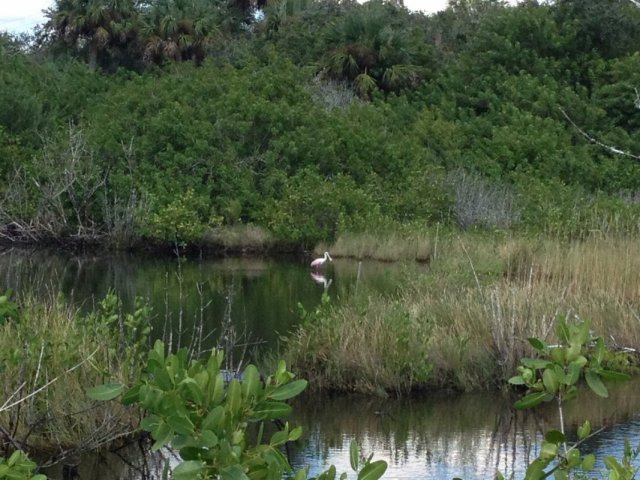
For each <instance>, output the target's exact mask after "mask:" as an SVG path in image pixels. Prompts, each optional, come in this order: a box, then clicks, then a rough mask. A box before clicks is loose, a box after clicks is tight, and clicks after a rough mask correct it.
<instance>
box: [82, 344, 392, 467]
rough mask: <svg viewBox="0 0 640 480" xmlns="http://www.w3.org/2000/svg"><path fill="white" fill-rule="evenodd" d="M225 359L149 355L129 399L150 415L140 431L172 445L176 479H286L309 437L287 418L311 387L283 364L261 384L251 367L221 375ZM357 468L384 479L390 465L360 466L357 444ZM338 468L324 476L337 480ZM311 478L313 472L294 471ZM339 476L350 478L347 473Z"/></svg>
mask: <svg viewBox="0 0 640 480" xmlns="http://www.w3.org/2000/svg"><path fill="white" fill-rule="evenodd" d="M223 357H224V353H223V352H222V351H215V350H214V351H213V352H212V354H211V356H210V357H209V359H208V360H207V361H206V362H205V361H201V360H192V361H191V362H189V355H188V351H187V349H181V350H179V351H178V352H177V353H176V354H170V355H165V346H164V344H163V343H162V342H161V341H157V342H156V343H155V345H154V347H153V349H152V350H151V351H149V353H148V357H147V364H146V368H145V369H144V371H143V373H142V375H141V378H140V380H139V382H138V384H137V385H135V386H134V387H133V388H131V389H130V390H128V391H126V392H125V393H124V395H123V396H122V402H123V403H124V404H129V405H131V404H136V405H139V406H140V407H142V408H144V409H145V410H146V414H147V415H146V417H145V418H144V420H143V421H142V423H141V428H142V429H143V430H145V431H147V432H150V433H151V437H152V438H153V440H154V441H155V442H154V444H153V446H152V450H154V451H155V450H158V449H160V448H163V447H165V446H168V445H170V446H171V447H172V448H173V449H174V450H176V451H178V452H179V454H180V458H181V459H182V462H181V463H180V464H179V465H177V466H176V467H175V468H174V470H173V475H172V478H174V479H176V480H190V479H195V478H198V479H202V478H221V479H273V480H275V479H281V478H283V476H284V475H292V474H293V470H292V468H291V465H290V464H289V461H288V459H287V458H286V457H285V456H284V455H283V453H282V451H281V448H283V447H284V446H285V444H286V443H287V442H290V441H295V440H298V439H299V438H300V436H301V435H302V428H301V427H295V428H292V427H291V426H290V425H289V423H288V422H287V423H283V422H282V421H281V420H280V419H282V418H284V417H286V416H287V415H289V414H290V413H291V406H290V405H289V404H288V403H286V402H287V400H289V399H291V398H294V397H296V396H297V395H299V394H300V393H302V391H303V390H304V389H305V388H306V387H307V381H306V380H295V379H294V375H293V374H292V373H290V372H288V371H287V369H286V365H285V363H284V362H283V361H281V362H280V363H279V364H278V367H277V369H276V372H275V373H274V374H272V375H270V376H269V377H267V378H266V380H264V381H262V380H261V378H260V374H259V372H258V369H257V368H256V367H255V366H254V365H247V367H246V368H245V369H244V371H243V372H242V374H234V373H230V372H228V371H224V370H222V368H221V367H222V365H223V363H222V361H223ZM123 392H124V386H123V385H122V384H108V385H101V386H98V387H94V388H92V389H90V390H89V391H88V395H89V396H90V397H91V398H93V399H96V400H110V399H113V398H115V397H117V396H119V395H120V394H122V393H123ZM351 466H352V468H353V469H354V470H355V471H356V472H358V479H360V480H377V479H378V478H380V477H381V476H382V475H383V474H384V472H385V471H386V469H387V464H386V462H384V461H382V460H379V461H375V462H372V461H371V457H369V458H368V459H365V460H364V462H361V461H360V454H359V450H358V446H357V445H356V444H355V442H354V443H353V444H352V446H351ZM335 477H336V469H335V467H333V466H332V467H331V468H330V469H329V470H327V471H326V472H324V473H322V474H321V475H320V476H318V477H317V479H318V480H333V479H334V478H335ZM294 478H295V479H296V480H305V479H307V471H306V470H304V469H303V470H300V471H298V472H297V473H295V477H294ZM340 478H346V474H343V475H342V476H341V477H340Z"/></svg>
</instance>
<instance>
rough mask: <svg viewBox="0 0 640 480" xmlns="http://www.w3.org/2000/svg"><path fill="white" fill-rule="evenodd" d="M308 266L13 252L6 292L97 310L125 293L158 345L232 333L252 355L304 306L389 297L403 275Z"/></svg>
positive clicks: (0, 286)
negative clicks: (138, 303)
mask: <svg viewBox="0 0 640 480" xmlns="http://www.w3.org/2000/svg"><path fill="white" fill-rule="evenodd" d="M308 262H309V259H308V258H304V257H290V258H280V259H277V260H275V259H265V258H257V257H256V258H222V259H220V258H217V259H195V260H194V259H188V260H185V259H183V261H182V262H178V260H177V259H176V258H167V257H163V258H151V257H140V256H133V255H127V254H118V255H69V254H66V253H60V252H53V251H43V250H18V249H9V250H4V251H0V291H4V289H6V288H12V289H13V290H14V291H16V292H18V294H24V293H26V292H35V293H36V294H38V295H47V294H53V295H54V296H57V295H58V294H59V293H62V294H63V295H64V297H65V298H66V299H67V300H68V301H69V302H72V303H73V304H75V305H77V306H79V308H81V309H85V310H89V309H92V308H94V306H95V303H96V302H97V301H99V300H100V299H101V298H103V297H104V296H105V294H106V293H107V292H108V291H110V290H113V291H115V292H116V293H117V294H118V296H119V297H120V299H121V301H122V303H123V309H124V310H125V311H131V310H132V309H133V306H134V304H135V298H136V297H142V298H144V299H147V300H148V301H149V303H150V304H151V305H152V307H153V312H154V315H153V319H152V323H153V327H154V335H155V336H156V337H157V338H165V340H168V339H169V338H170V339H171V340H172V345H173V346H179V345H185V344H188V343H189V342H190V340H191V339H192V337H193V335H194V329H199V328H200V327H201V330H202V332H203V337H204V339H205V342H204V348H211V347H212V346H215V345H216V344H218V343H219V341H220V337H221V335H223V334H225V332H227V331H228V329H229V327H233V334H234V336H235V337H234V340H235V343H237V344H240V345H249V346H250V347H252V348H250V349H249V351H248V353H249V354H251V351H252V350H256V349H257V348H258V346H260V347H259V348H265V347H266V348H268V347H270V346H273V345H275V344H276V343H277V341H278V339H279V337H280V335H282V334H285V333H287V332H288V331H289V330H290V329H291V328H292V327H293V326H294V325H295V324H296V323H297V322H298V321H299V318H300V315H299V307H298V305H302V306H303V307H304V308H306V309H311V308H314V307H315V306H316V305H317V304H318V303H319V301H320V297H321V295H322V293H323V291H327V292H329V294H330V295H331V297H332V299H333V301H334V302H339V301H340V300H341V299H342V298H345V297H346V296H348V295H349V294H350V292H351V291H352V290H353V289H355V288H357V285H358V284H360V283H367V284H369V285H370V286H371V287H372V288H378V289H382V290H388V289H390V288H393V287H392V286H393V285H394V283H395V282H393V280H392V278H393V276H394V275H397V274H398V272H400V271H401V270H402V268H404V267H399V266H397V265H388V264H386V265H385V264H375V263H370V264H367V265H366V266H364V267H363V266H362V265H360V264H358V262H353V261H334V262H333V263H331V264H330V266H329V268H327V269H325V271H323V272H322V273H318V274H313V275H312V273H313V272H311V271H310V269H309V267H308ZM227 333H228V332H227ZM223 345H224V346H226V347H228V344H224V343H223ZM243 350H244V348H243ZM250 356H251V355H250Z"/></svg>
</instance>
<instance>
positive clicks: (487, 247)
mask: <svg viewBox="0 0 640 480" xmlns="http://www.w3.org/2000/svg"><path fill="white" fill-rule="evenodd" d="M637 248H638V244H637V241H636V240H634V239H626V238H610V239H603V238H591V239H588V240H585V241H582V242H572V243H560V242H557V241H552V240H547V239H527V238H498V239H496V238H489V237H481V236H469V235H467V236H464V237H457V238H456V237H449V238H447V239H446V240H445V241H441V242H440V245H439V247H438V257H437V259H436V260H435V261H432V262H431V264H430V268H429V270H428V272H427V273H425V274H421V275H416V274H415V273H413V274H411V275H409V274H407V275H405V276H404V277H402V278H400V279H399V280H398V286H397V288H396V289H395V290H394V294H393V295H388V296H384V295H380V294H378V293H374V292H372V291H366V290H365V289H362V290H360V292H359V293H358V295H357V296H354V297H353V298H351V299H349V300H347V301H343V302H342V303H341V304H340V305H339V306H331V305H329V306H326V307H324V308H321V309H320V310H318V311H317V312H314V315H311V316H309V318H307V319H306V321H305V322H304V323H303V325H302V326H301V327H300V328H299V329H298V330H296V331H295V332H293V333H292V334H291V335H290V336H289V338H288V340H287V343H286V346H285V349H284V352H283V353H284V355H285V356H286V357H287V359H288V360H289V362H291V364H292V366H293V368H294V370H295V371H297V372H299V374H300V375H302V376H304V377H305V378H308V379H309V381H310V385H311V386H312V387H318V388H328V389H336V390H346V391H362V392H370V393H372V392H390V391H393V392H397V393H404V392H408V391H410V390H415V389H423V388H424V389H430V388H443V387H445V388H449V387H451V388H455V389H462V390H477V389H486V388H495V387H496V386H498V385H501V384H503V383H504V382H505V380H506V379H507V378H509V377H510V376H511V375H512V374H513V372H514V371H515V368H516V366H517V363H518V360H519V359H520V358H521V357H523V356H525V355H532V354H533V352H532V351H531V348H530V347H529V345H528V342H527V338H529V337H532V336H535V337H539V338H542V339H545V340H547V341H548V342H550V343H555V342H557V339H556V338H554V328H553V326H554V323H555V320H556V319H557V318H558V317H560V316H565V317H567V318H569V319H572V318H574V317H579V318H581V319H585V320H589V321H590V322H591V328H592V330H593V331H594V332H595V333H596V334H598V335H603V336H604V337H605V338H606V339H607V341H608V343H609V346H610V347H613V348H614V349H615V348H617V347H629V348H634V349H640V313H639V308H640V256H639V255H637ZM634 362H635V359H634V358H631V357H629V358H625V359H623V360H622V363H625V364H630V363H634Z"/></svg>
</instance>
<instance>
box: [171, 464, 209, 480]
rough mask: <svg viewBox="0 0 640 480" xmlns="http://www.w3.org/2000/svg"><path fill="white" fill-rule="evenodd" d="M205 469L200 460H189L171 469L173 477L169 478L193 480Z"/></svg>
mask: <svg viewBox="0 0 640 480" xmlns="http://www.w3.org/2000/svg"><path fill="white" fill-rule="evenodd" d="M204 469H205V464H204V462H202V461H200V460H189V461H186V462H182V463H181V464H179V465H178V466H177V467H176V468H174V469H173V475H172V476H171V478H173V479H174V480H193V479H194V478H196V477H197V475H198V474H200V473H201V472H203V471H204Z"/></svg>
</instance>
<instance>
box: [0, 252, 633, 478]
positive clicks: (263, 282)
mask: <svg viewBox="0 0 640 480" xmlns="http://www.w3.org/2000/svg"><path fill="white" fill-rule="evenodd" d="M308 262H309V258H303V257H299V258H288V259H278V260H274V259H261V258H240V259H229V258H227V259H202V260H186V261H184V262H181V263H180V265H178V262H177V260H176V259H171V258H161V259H158V258H144V257H135V256H129V255H111V256H92V255H83V256H74V255H68V254H61V253H55V252H51V251H47V252H44V251H41V250H35V251H25V250H15V249H14V250H4V251H0V290H2V291H4V289H6V288H12V289H14V290H15V291H17V292H26V291H32V292H35V293H36V294H38V295H57V294H58V293H59V292H61V293H62V294H63V295H64V297H65V298H66V299H67V301H69V302H71V303H73V304H74V305H77V306H78V307H79V308H81V309H87V310H88V309H91V308H92V307H93V305H94V304H95V302H97V301H99V300H100V298H102V297H104V295H105V294H106V293H107V292H108V291H110V290H113V291H115V292H116V293H117V294H118V295H119V296H120V298H121V299H122V302H123V308H124V309H127V310H130V309H131V308H133V305H134V302H135V298H136V297H142V298H144V299H147V300H148V301H149V303H150V304H151V305H152V306H153V311H154V316H153V319H152V323H153V326H154V332H155V333H154V334H155V336H156V337H159V338H164V339H165V340H168V339H170V340H171V342H172V344H173V345H174V346H178V344H181V345H186V344H189V343H190V342H192V340H193V338H194V332H199V331H202V336H203V348H211V347H213V346H216V345H218V344H223V345H224V343H225V342H224V341H223V340H224V339H225V338H226V339H227V340H228V339H229V338H228V337H229V335H231V336H233V342H234V343H235V344H236V345H240V347H239V349H241V350H242V353H244V354H246V355H248V356H249V357H251V356H252V355H254V354H255V353H257V352H258V351H264V349H269V348H273V347H275V346H276V345H277V342H278V338H279V337H280V335H282V334H286V333H287V332H288V331H290V330H291V328H293V327H294V326H295V325H296V323H297V322H298V321H299V309H300V306H299V305H301V306H302V307H303V308H306V309H311V308H314V307H315V306H316V305H317V304H318V302H319V301H320V298H321V295H322V293H323V292H324V291H327V292H329V294H330V295H331V297H332V301H334V302H340V301H341V300H342V299H344V298H347V297H348V296H349V295H351V294H352V292H353V291H354V290H355V289H357V288H363V287H364V286H365V285H366V286H368V287H370V288H372V289H373V291H374V292H375V291H381V292H382V291H389V290H391V289H393V288H394V285H395V284H396V282H395V281H394V279H395V278H397V275H399V274H401V273H402V271H403V270H404V269H407V268H414V269H419V270H423V269H424V268H425V267H423V266H417V265H412V266H401V265H388V264H377V263H366V262H365V263H362V264H359V263H358V262H353V261H340V260H336V261H334V262H333V264H331V266H330V267H329V268H328V269H327V270H326V271H325V272H324V274H323V275H322V276H320V275H318V276H315V278H314V277H313V276H312V275H311V272H310V271H309V268H308V266H307V265H308ZM611 394H612V395H611V398H609V399H607V400H601V399H597V398H595V397H593V396H591V395H590V394H589V393H588V392H585V394H584V395H585V396H586V397H583V398H585V399H586V401H583V402H581V403H580V405H577V404H576V405H573V406H572V405H569V406H568V408H567V411H566V418H567V423H568V425H569V426H570V430H571V431H575V429H576V428H577V426H578V425H579V424H581V423H582V421H583V420H584V419H586V418H588V419H589V420H591V422H592V423H593V424H594V425H595V426H596V428H598V427H601V426H602V427H605V429H604V431H603V432H602V433H600V434H599V435H598V436H597V437H595V438H594V439H592V440H591V441H590V442H589V443H588V444H587V445H585V447H584V449H585V450H587V451H594V452H596V453H597V454H598V455H601V456H603V455H605V454H613V455H616V456H618V457H620V456H621V454H622V447H623V443H624V439H629V440H630V441H631V443H632V446H638V445H640V416H639V415H638V412H640V382H632V383H629V384H627V385H623V386H616V387H614V388H612V389H611ZM512 402H513V399H509V398H504V397H502V396H500V395H496V394H473V395H453V394H452V395H446V394H434V395H425V396H422V397H419V398H412V399H400V400H390V399H377V398H374V399H372V398H361V397H345V396H315V397H307V398H304V399H302V400H301V401H299V402H298V403H297V404H296V406H295V408H294V411H295V417H294V418H293V419H291V421H292V422H293V423H295V424H300V425H303V426H304V427H305V431H306V434H305V436H304V438H303V440H302V441H301V442H300V445H299V446H296V447H295V449H292V450H291V451H290V452H289V454H290V458H291V461H292V464H293V465H295V466H296V467H302V466H309V467H310V471H311V473H312V474H313V473H319V472H320V471H322V470H323V469H325V468H327V467H328V466H329V465H331V464H335V465H336V467H337V468H338V471H339V472H340V471H345V472H348V471H349V470H350V468H349V452H348V450H349V443H350V441H351V440H352V439H354V438H355V439H357V440H358V442H359V443H360V445H361V446H362V448H363V450H364V452H365V454H367V455H368V454H370V453H373V454H374V458H376V459H385V460H386V461H387V462H388V463H389V470H388V473H387V475H386V476H385V477H384V478H387V479H396V478H397V479H409V478H415V479H451V478H454V477H461V478H464V479H490V478H493V476H494V474H495V472H496V471H498V470H499V471H501V472H503V473H504V474H505V475H506V476H507V477H508V476H509V475H514V477H515V478H523V477H524V465H526V462H527V461H529V460H530V459H532V458H535V456H536V455H537V448H538V445H539V440H540V432H541V431H543V430H545V429H549V428H554V427H555V426H556V425H557V423H556V421H557V420H556V417H555V410H553V409H548V410H544V409H543V410H542V411H538V412H537V414H536V415H533V414H531V413H523V412H515V411H514V410H513V409H512V408H511V404H512ZM165 457H166V458H164V459H163V458H151V457H146V458H145V462H146V463H145V462H143V461H142V458H143V457H141V455H140V450H139V449H138V448H137V447H136V448H129V449H128V450H124V451H120V452H118V454H117V455H113V454H104V455H101V456H94V457H91V458H86V459H83V461H82V462H81V463H80V465H79V467H78V472H79V475H80V477H79V478H84V479H96V480H101V479H118V478H121V479H129V478H135V479H142V478H162V477H161V470H162V464H163V462H164V460H166V459H168V460H169V461H170V463H171V462H174V461H175V460H174V459H173V460H172V459H171V455H169V454H167V453H165ZM123 459H125V460H126V461H125V460H123ZM79 460H80V459H72V461H74V462H78V461H79ZM49 475H51V478H63V476H62V472H61V470H60V468H59V469H58V470H53V471H51V472H49Z"/></svg>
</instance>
